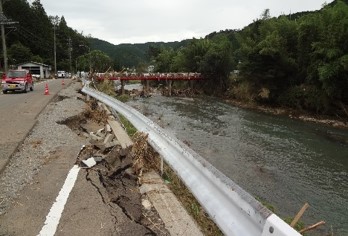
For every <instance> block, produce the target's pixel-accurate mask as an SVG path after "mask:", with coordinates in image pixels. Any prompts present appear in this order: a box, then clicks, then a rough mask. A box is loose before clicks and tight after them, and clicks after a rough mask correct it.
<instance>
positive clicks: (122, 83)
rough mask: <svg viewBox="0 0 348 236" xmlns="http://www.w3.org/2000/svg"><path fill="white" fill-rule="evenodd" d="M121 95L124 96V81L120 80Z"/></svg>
mask: <svg viewBox="0 0 348 236" xmlns="http://www.w3.org/2000/svg"><path fill="white" fill-rule="evenodd" d="M121 94H122V95H124V80H121Z"/></svg>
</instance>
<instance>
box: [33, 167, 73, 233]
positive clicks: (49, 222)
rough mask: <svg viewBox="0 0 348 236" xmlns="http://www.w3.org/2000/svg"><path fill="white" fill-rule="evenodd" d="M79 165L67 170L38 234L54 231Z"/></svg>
mask: <svg viewBox="0 0 348 236" xmlns="http://www.w3.org/2000/svg"><path fill="white" fill-rule="evenodd" d="M79 170H80V167H78V165H74V166H73V168H71V170H70V171H69V174H68V176H67V177H66V180H65V182H64V185H63V187H62V188H61V190H60V192H59V194H58V197H57V198H56V201H55V203H53V205H52V207H51V210H50V212H49V213H48V215H47V216H46V221H45V224H44V226H43V227H42V229H41V231H40V233H39V234H38V235H39V236H53V235H54V234H55V233H56V230H57V227H58V224H59V220H60V217H61V216H62V213H63V210H64V206H65V204H66V202H67V200H68V197H69V194H70V192H71V190H72V189H73V187H74V185H75V181H76V179H77V176H78V174H79Z"/></svg>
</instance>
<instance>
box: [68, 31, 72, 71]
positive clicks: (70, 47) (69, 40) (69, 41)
mask: <svg viewBox="0 0 348 236" xmlns="http://www.w3.org/2000/svg"><path fill="white" fill-rule="evenodd" d="M68 45H69V65H70V68H69V70H70V71H69V72H70V73H72V67H71V52H72V46H71V38H70V37H69V39H68Z"/></svg>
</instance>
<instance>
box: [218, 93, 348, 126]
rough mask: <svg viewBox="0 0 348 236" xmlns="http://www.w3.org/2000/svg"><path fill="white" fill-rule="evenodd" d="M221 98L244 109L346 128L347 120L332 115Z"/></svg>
mask: <svg viewBox="0 0 348 236" xmlns="http://www.w3.org/2000/svg"><path fill="white" fill-rule="evenodd" d="M223 100H224V101H225V102H227V103H229V104H231V105H233V106H236V107H240V108H244V109H250V110H255V111H259V112H263V113H267V114H272V115H282V116H287V117H289V118H291V119H296V120H302V121H305V122H312V123H316V124H322V125H327V126H331V127H334V128H340V129H348V120H343V119H335V118H334V117H329V116H323V115H314V114H310V113H308V112H304V111H299V110H295V109H291V108H281V107H270V106H265V105H258V104H250V103H245V102H241V101H238V100H234V99H226V98H223Z"/></svg>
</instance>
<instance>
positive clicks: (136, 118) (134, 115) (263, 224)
mask: <svg viewBox="0 0 348 236" xmlns="http://www.w3.org/2000/svg"><path fill="white" fill-rule="evenodd" d="M82 92H84V93H86V94H87V95H90V96H91V97H94V98H96V99H97V100H99V101H101V102H103V103H104V104H105V105H108V106H109V107H111V108H113V109H115V110H116V111H117V112H119V113H120V114H122V115H123V116H125V117H126V118H127V119H128V120H129V121H130V122H131V123H132V124H133V125H134V127H135V128H137V129H138V130H139V131H141V132H144V133H148V142H149V144H150V145H151V146H152V147H153V148H154V149H155V150H156V151H157V152H158V153H159V154H160V155H161V156H162V157H163V158H164V159H165V161H166V163H167V164H168V165H169V166H170V167H171V168H172V169H173V170H174V171H175V172H176V174H177V175H178V176H179V177H180V178H181V180H182V181H183V182H184V183H185V185H186V186H187V187H188V188H189V189H190V191H191V192H192V193H193V195H194V196H195V198H196V199H197V200H198V201H199V203H200V204H201V205H202V206H203V208H204V209H205V210H206V211H207V213H208V214H209V216H210V217H211V218H212V219H213V221H214V222H215V223H216V224H217V225H218V226H219V228H220V229H221V230H222V232H223V233H224V234H225V235H233V236H257V235H260V236H285V235H286V236H295V235H296V236H298V235H300V234H299V233H298V232H297V231H296V230H294V229H293V228H291V227H290V226H289V225H288V224H287V223H285V222H284V221H283V220H282V219H280V218H279V217H278V216H277V215H275V214H273V213H272V212H271V211H270V210H268V209H267V208H266V207H264V206H263V205H262V204H261V203H259V202H258V201H257V200H256V199H255V198H254V197H252V196H251V195H250V194H249V193H247V192H246V191H245V190H243V189H242V188H241V187H240V186H238V185H237V184H236V183H234V182H233V181H232V180H231V179H229V178H227V177H226V176H225V175H224V174H222V173H221V172H220V171H219V170H217V169H216V168H215V167H214V166H212V165H211V164H210V163H209V162H207V161H206V160H205V159H203V158H202V157H201V156H200V155H199V154H197V153H196V152H194V151H193V150H192V149H190V148H189V147H187V145H185V144H184V143H183V142H181V141H180V140H178V139H177V138H175V137H174V136H173V135H171V134H169V133H167V132H166V131H165V130H163V129H162V128H161V127H159V126H158V125H157V124H155V123H154V122H152V121H151V120H150V119H148V118H147V117H145V116H143V115H142V114H141V113H139V112H138V111H136V110H135V109H133V108H132V107H130V106H128V105H126V104H124V103H122V102H120V101H118V100H116V99H114V98H112V97H110V96H108V95H106V94H104V93H101V92H98V91H96V90H94V89H92V88H89V87H88V85H85V86H84V87H83V89H82Z"/></svg>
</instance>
